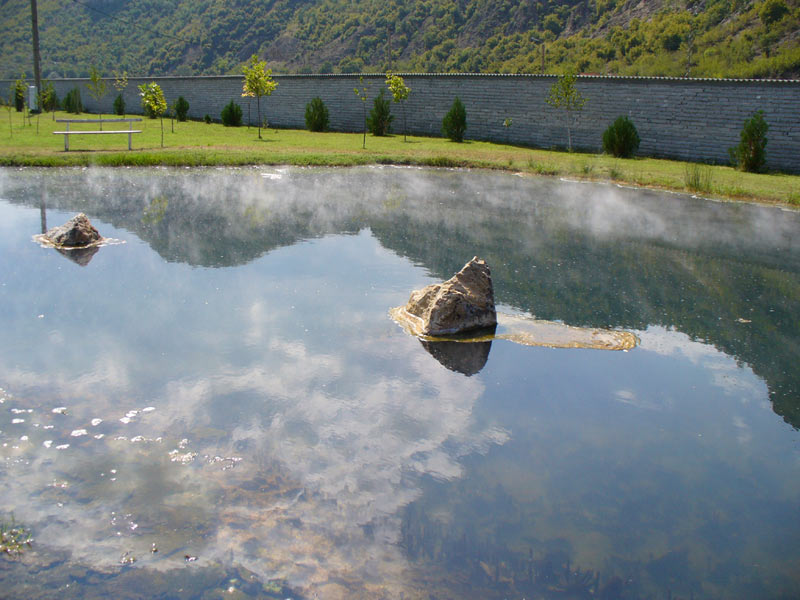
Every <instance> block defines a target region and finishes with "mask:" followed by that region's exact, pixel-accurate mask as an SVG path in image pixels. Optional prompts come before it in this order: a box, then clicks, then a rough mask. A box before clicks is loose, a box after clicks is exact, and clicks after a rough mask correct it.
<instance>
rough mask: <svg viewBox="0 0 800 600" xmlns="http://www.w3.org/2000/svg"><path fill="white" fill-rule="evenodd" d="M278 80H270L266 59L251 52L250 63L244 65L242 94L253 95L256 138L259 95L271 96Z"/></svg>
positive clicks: (259, 122) (259, 107)
mask: <svg viewBox="0 0 800 600" xmlns="http://www.w3.org/2000/svg"><path fill="white" fill-rule="evenodd" d="M277 87H278V82H277V81H273V80H272V69H267V61H265V60H258V56H256V55H255V54H253V56H251V57H250V65H249V66H248V65H245V66H244V86H243V87H242V96H251V97H252V96H255V98H256V107H257V114H258V139H261V96H271V95H272V92H274V91H275V88H277Z"/></svg>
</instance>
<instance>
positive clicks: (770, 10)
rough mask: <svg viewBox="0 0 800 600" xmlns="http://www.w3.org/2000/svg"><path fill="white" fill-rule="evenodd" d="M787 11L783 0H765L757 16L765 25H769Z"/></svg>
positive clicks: (787, 8)
mask: <svg viewBox="0 0 800 600" xmlns="http://www.w3.org/2000/svg"><path fill="white" fill-rule="evenodd" d="M788 12H789V7H788V6H786V3H785V2H784V1H783V0H766V1H765V2H764V3H763V4H762V5H761V9H760V10H759V11H758V17H759V18H760V19H761V22H762V23H764V25H765V26H767V27H769V26H770V25H772V24H773V23H777V22H778V21H780V20H781V19H782V18H783V17H784V15H786V13H788Z"/></svg>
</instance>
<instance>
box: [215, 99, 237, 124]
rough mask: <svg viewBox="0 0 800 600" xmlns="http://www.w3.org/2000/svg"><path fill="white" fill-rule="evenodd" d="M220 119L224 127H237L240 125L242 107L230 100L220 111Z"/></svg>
mask: <svg viewBox="0 0 800 600" xmlns="http://www.w3.org/2000/svg"><path fill="white" fill-rule="evenodd" d="M220 117H221V118H222V124H223V125H225V127H239V126H240V125H241V124H242V107H241V106H239V105H238V104H236V103H235V102H234V101H233V100H231V101H230V102H228V104H226V105H225V108H223V109H222V114H221V115H220Z"/></svg>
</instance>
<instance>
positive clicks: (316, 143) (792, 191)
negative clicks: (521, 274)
mask: <svg viewBox="0 0 800 600" xmlns="http://www.w3.org/2000/svg"><path fill="white" fill-rule="evenodd" d="M65 116H69V115H67V114H66V113H62V112H58V113H56V114H55V115H54V117H55V118H61V117H65ZM22 123H23V124H22V125H20V123H19V121H18V120H17V121H16V122H12V121H10V122H9V129H7V130H6V134H5V135H3V136H2V138H0V167H11V168H15V167H95V166H97V167H154V166H165V167H226V166H229V167H237V166H239V167H241V166H273V167H274V166H297V167H312V166H318V167H352V166H367V165H395V166H409V167H432V168H462V169H491V170H495V171H503V172H508V173H514V174H524V175H532V176H546V177H560V178H567V179H570V180H580V181H590V182H605V183H610V184H614V185H623V186H626V185H630V186H635V187H637V188H641V189H651V190H667V191H671V192H678V193H683V194H694V195H698V196H701V197H708V198H711V199H716V200H725V201H739V202H748V203H756V204H766V205H779V206H786V207H791V208H800V176H798V175H793V174H787V173H771V172H770V173H746V172H743V171H738V170H735V169H734V168H732V167H730V166H724V165H713V164H702V163H691V162H682V161H680V160H673V159H666V158H654V157H647V156H637V157H635V158H629V159H622V158H615V157H613V156H609V155H606V154H597V153H592V152H579V151H576V152H565V151H561V150H558V149H541V148H534V147H530V146H520V145H511V144H501V143H493V142H486V141H479V140H471V139H467V140H465V141H464V142H463V143H455V142H451V141H450V140H447V139H445V138H440V137H426V136H405V137H404V136H403V135H399V134H398V135H391V134H390V135H386V136H369V137H368V138H367V139H366V140H364V138H363V135H362V134H361V133H342V132H336V131H329V132H324V133H314V132H310V131H306V130H295V129H272V128H270V129H269V130H265V131H264V134H263V139H257V138H256V130H255V129H254V128H247V127H224V126H222V125H220V124H217V123H211V124H206V123H204V122H197V121H186V122H176V123H170V122H169V121H166V122H165V123H164V137H163V139H162V134H161V127H160V124H159V123H158V122H157V121H151V120H149V119H146V120H145V121H143V122H142V125H141V129H142V133H140V134H138V135H137V139H136V140H135V143H134V149H133V150H123V149H122V146H124V144H121V143H120V140H119V138H118V137H117V136H82V137H81V138H80V139H76V140H75V143H74V144H72V146H73V147H71V149H70V151H69V152H66V151H64V147H63V142H62V139H61V138H62V137H63V136H59V135H53V133H54V131H55V129H56V125H57V124H58V123H57V122H56V121H55V119H54V118H49V116H48V117H44V118H39V119H36V120H35V121H32V122H31V123H30V124H28V123H27V122H26V121H24V120H23V122H22ZM84 137H89V138H92V139H90V140H87V139H83V138H84ZM98 137H101V138H103V139H95V138H98Z"/></svg>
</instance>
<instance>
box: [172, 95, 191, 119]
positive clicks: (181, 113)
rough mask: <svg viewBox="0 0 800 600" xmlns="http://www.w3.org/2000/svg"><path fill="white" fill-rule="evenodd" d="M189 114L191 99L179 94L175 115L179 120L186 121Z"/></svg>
mask: <svg viewBox="0 0 800 600" xmlns="http://www.w3.org/2000/svg"><path fill="white" fill-rule="evenodd" d="M188 114H189V101H188V100H186V98H184V97H183V96H178V99H177V100H176V101H175V117H176V118H177V119H178V121H185V120H186V115H188Z"/></svg>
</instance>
